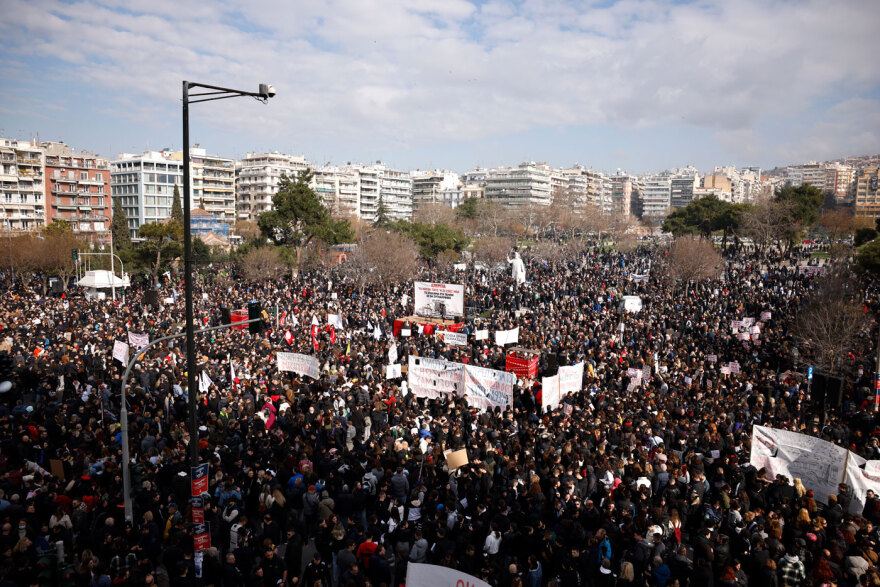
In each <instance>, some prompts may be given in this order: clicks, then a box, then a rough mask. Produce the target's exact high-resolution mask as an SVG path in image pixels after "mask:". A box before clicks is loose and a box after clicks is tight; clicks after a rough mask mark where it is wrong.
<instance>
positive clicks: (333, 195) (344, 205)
mask: <svg viewBox="0 0 880 587" xmlns="http://www.w3.org/2000/svg"><path fill="white" fill-rule="evenodd" d="M311 187H312V189H313V190H315V193H317V194H318V197H319V198H320V199H321V202H322V203H323V204H324V205H325V206H327V208H328V209H329V210H330V212H331V213H332V214H334V215H338V216H356V217H360V209H361V190H360V174H358V172H357V171H355V170H354V169H352V168H350V167H345V168H343V167H337V166H333V165H326V166H324V167H321V168H319V169H316V170H315V172H314V176H313V177H312V185H311Z"/></svg>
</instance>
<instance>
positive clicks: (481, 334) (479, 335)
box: [474, 330, 489, 340]
mask: <svg viewBox="0 0 880 587" xmlns="http://www.w3.org/2000/svg"><path fill="white" fill-rule="evenodd" d="M474 338H475V339H476V340H487V339H488V338H489V331H488V330H477V331H476V332H475V333H474Z"/></svg>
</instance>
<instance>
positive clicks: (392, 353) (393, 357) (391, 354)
mask: <svg viewBox="0 0 880 587" xmlns="http://www.w3.org/2000/svg"><path fill="white" fill-rule="evenodd" d="M388 362H389V363H391V364H392V365H393V364H394V363H396V362H397V343H396V342H395V343H392V344H391V346H390V347H389V348H388Z"/></svg>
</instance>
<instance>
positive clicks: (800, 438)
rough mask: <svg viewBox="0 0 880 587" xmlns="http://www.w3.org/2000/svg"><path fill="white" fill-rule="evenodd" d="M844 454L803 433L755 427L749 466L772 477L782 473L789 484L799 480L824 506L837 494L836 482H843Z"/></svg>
mask: <svg viewBox="0 0 880 587" xmlns="http://www.w3.org/2000/svg"><path fill="white" fill-rule="evenodd" d="M847 452H848V451H847V450H846V449H845V448H842V447H839V446H837V445H836V444H832V443H830V442H826V441H825V440H821V439H819V438H815V437H813V436H807V435H806V434H799V433H797V432H789V431H788V430H777V429H775V428H767V427H765V426H754V427H753V428H752V452H751V454H750V456H749V464H751V465H752V466H753V467H755V468H756V469H760V468H762V467H764V468H766V469H767V472H768V474H769V476H770V477H771V478H772V477H775V476H776V475H780V474H781V475H785V476H786V477H788V479H789V482H790V481H791V480H792V479H794V478H795V477H799V478H800V479H801V481H803V483H804V486H805V487H806V488H807V489H812V490H813V491H814V492H815V494H816V499H817V500H819V501H821V502H822V503H827V502H828V496H829V495H836V494H837V485H838V483H840V482H841V481H843V480H844V475H845V473H846V470H845V469H844V464H845V463H846V462H847V454H846V453H847Z"/></svg>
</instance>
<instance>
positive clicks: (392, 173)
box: [379, 166, 460, 220]
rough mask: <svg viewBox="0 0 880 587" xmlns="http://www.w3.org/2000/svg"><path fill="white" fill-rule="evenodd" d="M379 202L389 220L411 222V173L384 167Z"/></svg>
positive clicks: (380, 180) (380, 182) (381, 175)
mask: <svg viewBox="0 0 880 587" xmlns="http://www.w3.org/2000/svg"><path fill="white" fill-rule="evenodd" d="M379 200H380V202H381V203H382V207H383V209H384V210H385V214H386V216H387V217H388V218H389V219H391V220H410V219H411V218H412V215H413V180H412V177H410V175H409V172H406V171H400V170H397V169H388V168H387V167H384V166H382V169H381V174H380V176H379ZM459 202H460V200H459ZM455 205H458V204H455ZM453 207H454V206H453Z"/></svg>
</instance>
